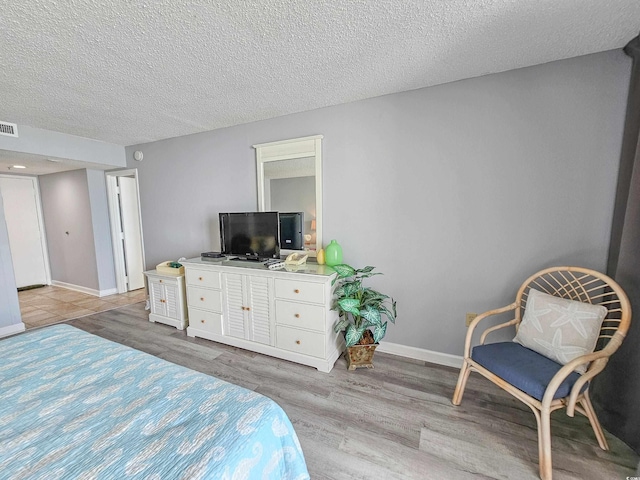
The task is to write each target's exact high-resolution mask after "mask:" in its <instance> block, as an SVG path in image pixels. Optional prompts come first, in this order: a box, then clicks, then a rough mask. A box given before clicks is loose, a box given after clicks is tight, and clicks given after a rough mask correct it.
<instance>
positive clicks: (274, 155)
mask: <svg viewBox="0 0 640 480" xmlns="http://www.w3.org/2000/svg"><path fill="white" fill-rule="evenodd" d="M321 138H322V136H315V137H305V138H300V139H294V140H285V141H283V142H273V143H267V144H261V145H254V147H255V148H256V162H257V173H258V210H259V211H277V212H280V213H293V212H302V213H303V214H304V225H303V234H304V244H303V249H304V250H307V251H308V252H309V254H310V255H311V256H315V255H316V252H317V250H319V249H320V248H321V246H322V238H321V231H322V218H321V212H322V178H321V177H322V168H321V157H320V139H321ZM282 254H283V255H284V254H287V250H286V249H285V250H283V252H282Z"/></svg>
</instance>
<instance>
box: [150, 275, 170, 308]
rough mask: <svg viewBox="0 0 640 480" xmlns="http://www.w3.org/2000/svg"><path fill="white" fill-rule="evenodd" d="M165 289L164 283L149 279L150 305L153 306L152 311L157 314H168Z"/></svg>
mask: <svg viewBox="0 0 640 480" xmlns="http://www.w3.org/2000/svg"><path fill="white" fill-rule="evenodd" d="M164 292H165V289H164V285H163V284H162V283H159V281H158V280H155V279H154V280H150V281H149V306H150V307H151V313H155V314H157V315H162V316H163V317H166V316H167V302H166V300H165V298H164V297H165V294H164Z"/></svg>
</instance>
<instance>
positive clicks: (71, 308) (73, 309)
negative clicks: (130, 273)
mask: <svg viewBox="0 0 640 480" xmlns="http://www.w3.org/2000/svg"><path fill="white" fill-rule="evenodd" d="M145 298H146V291H145V289H144V288H141V289H138V290H133V291H131V292H127V293H123V294H120V295H109V296H108V297H96V296H94V295H89V294H87V293H82V292H77V291H75V290H69V289H68V288H62V287H56V286H53V285H47V286H44V287H39V288H33V289H30V290H23V291H21V292H18V299H19V301H20V314H21V315H22V321H23V323H24V325H25V327H26V328H27V329H30V328H35V327H42V326H45V325H52V324H54V323H60V322H63V321H65V320H69V319H71V318H78V317H81V316H83V315H90V314H92V313H96V312H104V311H106V310H112V309H114V308H118V307H121V306H123V305H131V304H132V303H137V302H139V301H141V300H144V299H145Z"/></svg>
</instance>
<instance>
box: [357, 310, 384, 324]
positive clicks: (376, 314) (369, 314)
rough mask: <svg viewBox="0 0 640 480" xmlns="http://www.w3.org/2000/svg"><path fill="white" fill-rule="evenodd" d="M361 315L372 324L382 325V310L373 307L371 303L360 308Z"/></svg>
mask: <svg viewBox="0 0 640 480" xmlns="http://www.w3.org/2000/svg"><path fill="white" fill-rule="evenodd" d="M360 316H361V317H362V318H365V319H366V320H367V321H368V322H370V323H371V324H372V325H376V326H377V325H380V311H379V310H378V309H377V308H373V307H372V306H371V305H367V306H366V307H365V308H363V309H362V310H360Z"/></svg>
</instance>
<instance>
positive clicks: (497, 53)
mask: <svg viewBox="0 0 640 480" xmlns="http://www.w3.org/2000/svg"><path fill="white" fill-rule="evenodd" d="M639 29H640V1H638V0H616V1H605V0H447V1H445V0H437V1H436V0H431V1H426V0H425V1H418V0H349V1H348V0H342V1H338V0H316V1H310V0H261V1H259V0H221V1H217V2H215V3H214V2H208V1H197V2H194V1H187V0H165V1H160V0H158V1H156V0H147V1H136V0H132V1H123V0H120V1H118V0H68V1H67V0H65V1H57V2H54V1H51V0H19V1H16V2H9V3H5V4H3V7H2V13H1V14H0V44H2V49H1V50H0V88H1V90H0V92H1V93H0V120H4V121H7V122H12V123H17V124H19V125H20V124H22V125H30V126H33V127H38V128H44V129H48V130H54V131H58V132H63V133H69V134H74V135H79V136H83V137H89V138H94V139H99V140H103V141H108V142H113V143H116V144H120V145H131V144H136V143H143V142H148V141H153V140H158V139H162V138H169V137H175V136H179V135H185V134H190V133H196V132H201V131H206V130H213V129H216V128H220V127H225V126H230V125H237V124H241V123H247V122H251V121H255V120H260V119H265V118H271V117H276V116H279V115H284V114H288V113H294V112H300V111H305V110H311V109H314V108H319V107H324V106H329V105H335V104H340V103H346V102H350V101H354V100H359V99H363V98H370V97H375V96H379V95H384V94H389V93H394V92H400V91H405V90H411V89H416V88H420V87H425V86H429V85H436V84H440V83H445V82H451V81H455V80H459V79H463V78H470V77H474V76H479V75H484V74H488V73H494V72H500V71H505V70H511V69H514V68H519V67H524V66H529V65H535V64H539V63H544V62H549V61H553V60H558V59H562V58H568V57H574V56H579V55H584V54H588V53H594V52H600V51H604V50H611V49H614V48H620V47H622V46H624V45H625V44H626V43H627V42H628V41H629V40H631V39H632V38H633V37H634V36H636V35H637V34H638V31H639Z"/></svg>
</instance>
